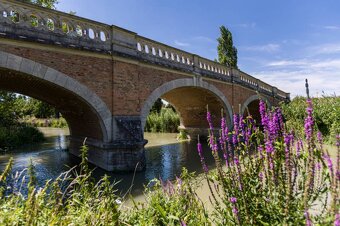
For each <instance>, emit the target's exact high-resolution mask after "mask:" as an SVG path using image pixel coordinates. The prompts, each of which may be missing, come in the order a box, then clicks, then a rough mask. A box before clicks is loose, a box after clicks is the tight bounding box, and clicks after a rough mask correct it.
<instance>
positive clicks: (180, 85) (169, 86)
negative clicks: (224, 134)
mask: <svg viewBox="0 0 340 226" xmlns="http://www.w3.org/2000/svg"><path fill="white" fill-rule="evenodd" d="M184 88H198V89H201V90H202V91H204V92H207V93H209V94H210V95H211V96H214V97H215V98H216V99H218V100H219V101H220V102H221V103H222V107H223V108H224V109H225V110H226V111H227V114H228V116H227V117H228V118H227V120H228V122H230V123H231V122H232V115H233V111H232V107H231V105H230V103H229V101H228V100H227V98H226V97H225V96H224V94H223V93H222V92H221V91H220V90H218V89H217V88H216V87H215V86H214V85H212V84H209V83H207V82H205V81H202V80H200V79H197V78H195V77H194V78H192V79H190V78H188V79H176V80H174V81H170V82H167V83H165V84H163V85H162V86H160V87H158V88H157V89H155V90H154V91H153V92H152V93H151V94H150V95H149V97H148V98H147V99H146V101H145V102H144V105H143V107H142V110H141V114H140V118H141V124H142V129H144V127H145V123H146V118H147V116H148V115H149V112H150V109H151V107H152V106H153V104H154V103H155V101H156V100H157V99H158V98H161V97H162V96H164V95H165V94H167V93H170V92H171V91H174V90H176V89H177V90H178V89H184ZM219 110H220V109H219ZM204 119H205V117H204V116H203V117H202V120H203V121H204ZM218 120H219V119H218Z"/></svg>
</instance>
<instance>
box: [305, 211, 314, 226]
mask: <svg viewBox="0 0 340 226" xmlns="http://www.w3.org/2000/svg"><path fill="white" fill-rule="evenodd" d="M304 215H305V218H306V226H312V225H313V224H312V221H311V220H310V217H309V213H308V211H306V212H305V214H304Z"/></svg>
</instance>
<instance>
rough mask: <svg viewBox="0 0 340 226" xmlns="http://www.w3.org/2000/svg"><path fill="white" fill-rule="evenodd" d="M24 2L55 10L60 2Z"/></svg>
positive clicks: (50, 0)
mask: <svg viewBox="0 0 340 226" xmlns="http://www.w3.org/2000/svg"><path fill="white" fill-rule="evenodd" d="M24 2H28V3H32V4H35V5H39V6H42V7H46V8H49V9H55V5H56V4H57V3H58V0H24Z"/></svg>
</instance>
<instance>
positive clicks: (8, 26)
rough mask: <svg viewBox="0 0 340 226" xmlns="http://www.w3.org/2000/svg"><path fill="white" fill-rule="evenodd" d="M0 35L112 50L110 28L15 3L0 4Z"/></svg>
mask: <svg viewBox="0 0 340 226" xmlns="http://www.w3.org/2000/svg"><path fill="white" fill-rule="evenodd" d="M0 24H1V28H0V35H1V36H2V37H11V36H14V35H15V36H16V38H19V39H22V40H29V41H37V42H41V43H46V44H54V45H61V46H66V47H72V48H83V49H88V50H94V51H99V52H109V51H110V50H111V26H109V25H106V24H102V23H99V22H96V21H92V20H88V19H84V18H81V17H78V16H74V15H72V14H68V13H63V12H59V11H56V10H51V9H47V8H43V7H39V6H37V5H33V4H28V3H24V2H21V1H18V0H1V1H0Z"/></svg>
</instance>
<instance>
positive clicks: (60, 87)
mask: <svg viewBox="0 0 340 226" xmlns="http://www.w3.org/2000/svg"><path fill="white" fill-rule="evenodd" d="M1 75H2V76H1ZM0 80H3V82H2V83H4V84H3V87H1V85H0V87H1V88H3V89H6V90H8V91H13V92H19V93H23V94H25V95H28V96H32V97H34V98H37V99H41V100H44V101H46V102H50V103H51V102H53V103H54V104H53V105H55V106H56V107H58V104H56V103H58V98H59V101H60V102H61V101H62V100H66V99H67V101H70V103H71V104H69V105H65V106H70V105H72V109H71V110H70V111H69V112H68V113H66V114H65V115H66V117H65V118H66V120H67V121H68V122H69V120H68V119H70V118H72V115H71V114H72V113H74V112H72V111H75V112H76V111H77V108H80V110H82V111H83V112H81V114H83V115H85V116H90V117H91V119H92V122H91V123H92V125H93V126H99V128H100V133H101V134H100V135H98V137H100V139H101V141H104V142H110V141H111V139H112V125H111V123H112V122H111V120H112V114H111V112H110V110H109V109H108V107H107V106H106V104H105V103H104V102H103V101H102V100H101V99H100V98H99V97H98V96H97V95H96V94H95V93H93V92H92V91H91V90H89V89H88V88H87V87H86V86H84V85H82V84H80V83H79V82H78V81H76V80H74V79H73V78H71V77H69V76H67V75H65V74H63V73H61V72H59V71H57V70H55V69H53V68H51V67H47V66H45V65H42V64H40V63H37V62H34V61H32V60H29V59H26V58H23V57H20V56H16V55H13V54H9V53H6V52H3V51H0ZM25 83H26V84H25ZM34 85H36V87H31V86H34ZM16 86H21V87H16ZM34 89H35V90H36V91H32V90H34ZM44 91H45V93H44ZM49 92H51V93H52V94H48V93H49ZM57 92H59V93H63V95H64V96H63V95H61V96H60V97H59V96H58V95H57ZM45 94H46V96H45ZM48 95H50V96H48ZM53 95H55V96H53ZM63 98H64V99H63ZM49 100H50V101H49ZM60 104H62V103H60ZM78 104H79V105H78ZM63 110H64V111H65V110H66V109H63ZM62 113H63V112H62ZM69 115H71V116H70V117H68V116H69ZM71 124H73V125H70V132H71V135H72V133H73V132H74V131H75V130H77V128H76V127H77V125H75V124H74V123H71ZM84 124H85V125H86V126H88V125H90V126H91V124H86V123H84ZM94 124H99V125H94ZM79 126H80V129H79V130H81V129H88V130H91V128H82V126H83V125H79ZM80 134H81V133H80ZM98 137H95V138H97V139H98ZM90 138H91V137H90Z"/></svg>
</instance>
